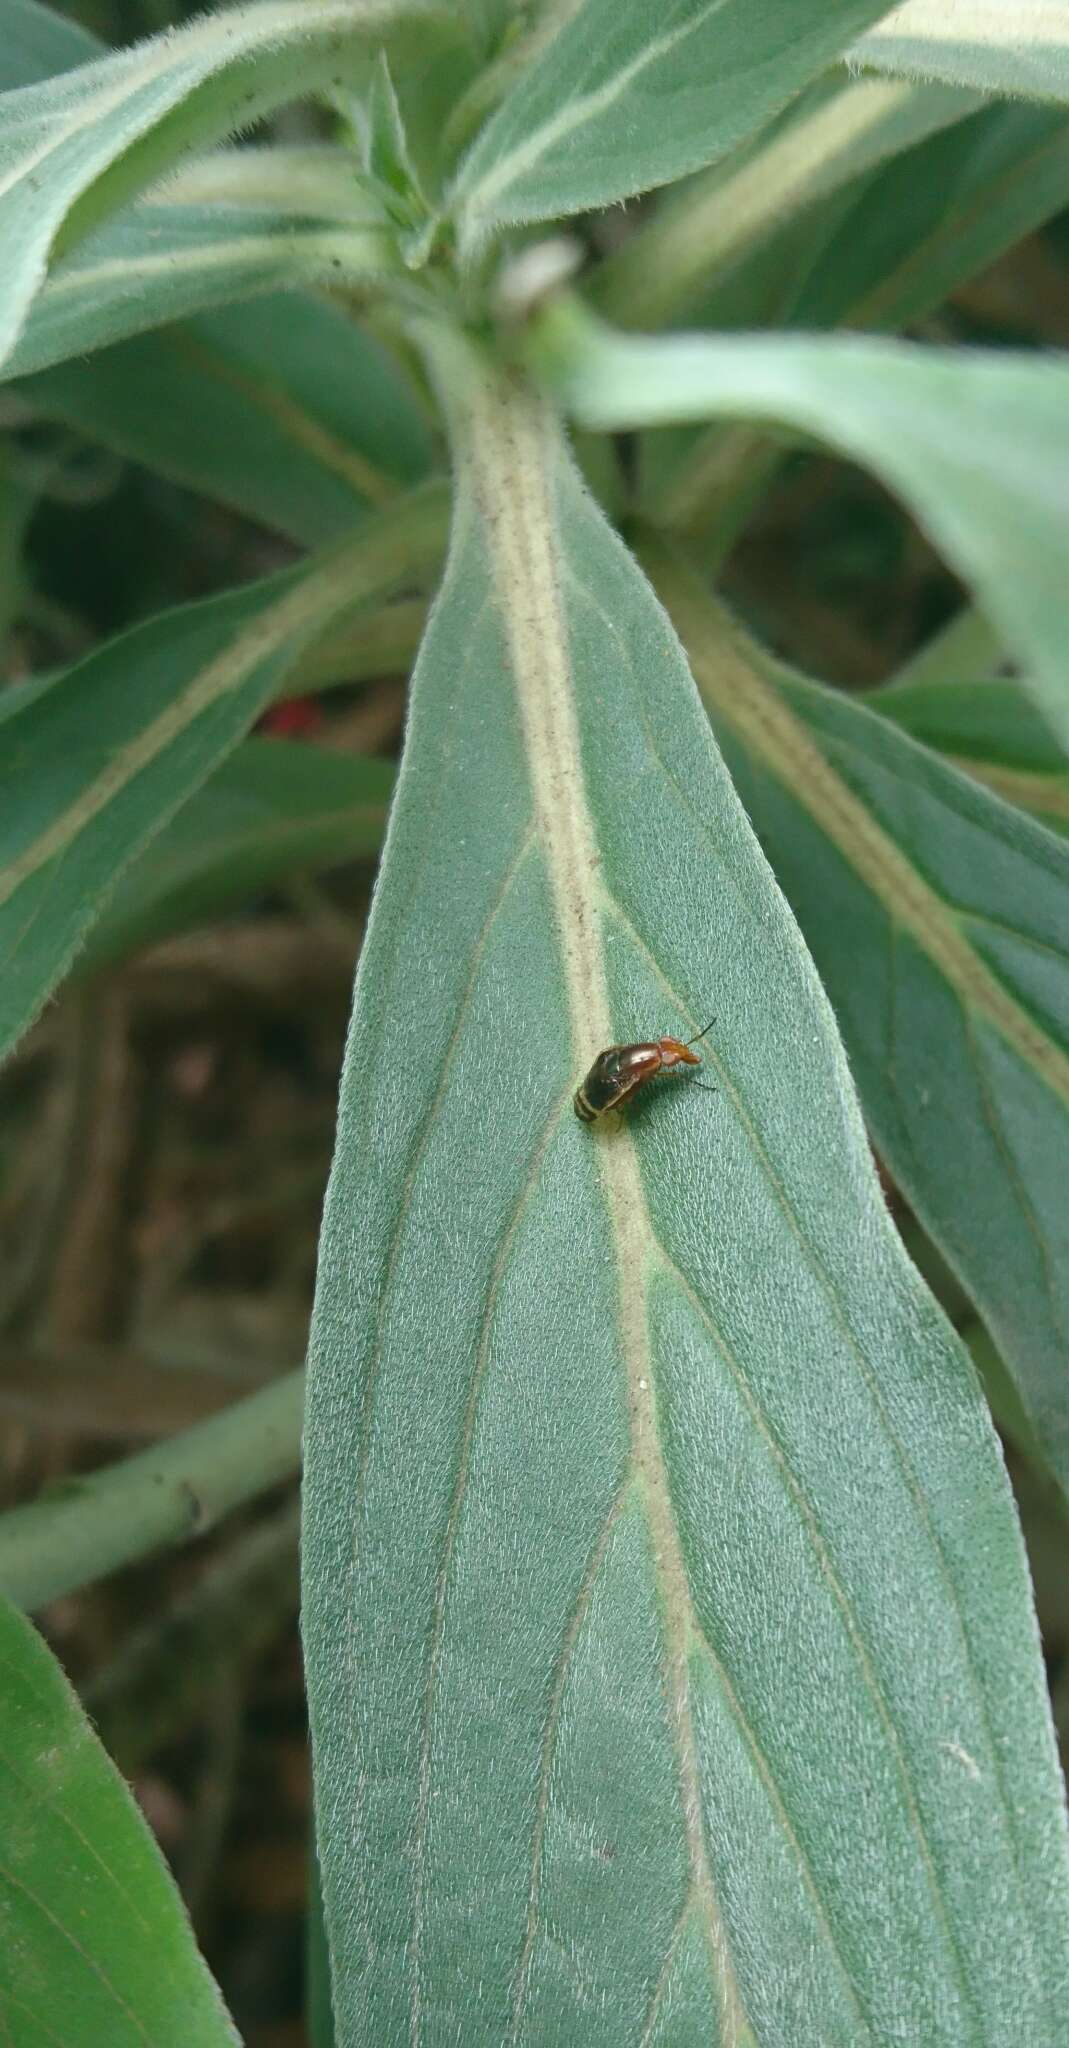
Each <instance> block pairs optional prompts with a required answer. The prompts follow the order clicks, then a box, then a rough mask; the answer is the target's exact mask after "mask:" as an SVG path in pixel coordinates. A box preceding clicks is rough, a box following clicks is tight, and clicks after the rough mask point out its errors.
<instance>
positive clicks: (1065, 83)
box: [851, 0, 1069, 101]
mask: <svg viewBox="0 0 1069 2048" xmlns="http://www.w3.org/2000/svg"><path fill="white" fill-rule="evenodd" d="M851 60H852V62H854V63H856V64H866V65H872V66H874V67H875V68H876V69H878V70H880V71H898V72H903V71H904V72H906V73H907V74H908V76H909V77H911V78H943V79H947V80H949V82H950V83H951V84H952V85H972V86H978V87H979V88H980V90H981V92H1003V93H1008V94H1010V95H1012V96H1014V97H1020V96H1022V95H1023V97H1024V98H1025V99H1041V100H1043V99H1046V100H1063V101H1065V100H1069V29H1067V26H1066V20H1065V15H1064V12H1063V10H1062V8H1061V7H1060V6H1058V5H1056V4H1055V5H1052V4H1051V0H954V6H953V8H948V7H947V6H946V5H945V4H944V0H905V5H903V6H900V7H894V8H892V9H891V11H890V13H889V14H888V15H887V16H886V17H885V19H884V20H883V21H881V22H880V24H879V26H878V27H876V28H873V29H870V30H869V33H868V35H866V36H862V38H861V41H860V42H859V43H858V45H857V47H856V49H854V50H853V51H852V52H851Z"/></svg>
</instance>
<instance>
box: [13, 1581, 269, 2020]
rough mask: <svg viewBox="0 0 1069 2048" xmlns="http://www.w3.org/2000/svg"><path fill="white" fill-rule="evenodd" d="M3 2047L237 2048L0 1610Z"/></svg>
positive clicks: (25, 1631) (76, 1708)
mask: <svg viewBox="0 0 1069 2048" xmlns="http://www.w3.org/2000/svg"><path fill="white" fill-rule="evenodd" d="M0 1666H2V1668H3V1674H4V1683H3V1706H2V1708H0V1787H2V1795H0V1812H2V1814H3V1820H2V1822H0V1918H2V1921H3V1928H4V1939H3V1942H2V1943H0V2039H2V2040H3V2041H4V2042H5V2044H7V2043H10V2044H11V2048H45V2044H48V2043H53V2042H57V2041H62V2042H64V2043H67V2042H70V2043H74V2042H78V2043H80V2044H82V2048H104V2044H105V2043H106V2044H107V2048H145V2044H146V2042H152V2044H153V2048H233V2044H234V2043H236V2042H237V2040H238V2036H237V2033H236V2031H235V2029H234V2027H233V2026H232V2025H231V2023H230V2020H229V2019H228V2017H227V2014H226V2012H225V2010H224V2007H223V2002H222V1999H221V1998H220V1996H219V1993H218V1991H217V1990H216V1987H215V1985H214V1984H213V1982H212V1980H211V1978H210V1976H209V1975H208V1971H207V1969H206V1968H205V1965H204V1962H203V1960H202V1958H201V1957H200V1955H199V1954H198V1952H197V1947H196V1943H195V1942H194V1939H193V1935H192V1931H191V1929H190V1926H189V1922H188V1920H187V1918H186V1914H185V1909H184V1907H183V1905H182V1902H181V1900H180V1898H179V1896H178V1893H177V1891H176V1889H175V1886H174V1882H173V1879H172V1878H171V1876H170V1873H169V1871H168V1870H167V1867H166V1865H165V1863H164V1861H163V1857H162V1856H161V1855H160V1852H159V1849H158V1848H157V1847H156V1844H155V1842H154V1841H153V1839H152V1836H151V1835H150V1833H149V1830H148V1828H147V1826H146V1824H145V1821H144V1819H143V1818H142V1815H141V1814H140V1813H139V1811H138V1809H137V1807H136V1806H135V1804H134V1801H133V1798H132V1796H131V1794H130V1792H129V1791H128V1789H127V1787H126V1786H125V1785H124V1784H123V1782H122V1779H121V1778H120V1777H119V1774H118V1772H117V1771H116V1769H115V1767H114V1765H113V1764H112V1763H111V1762H110V1761H109V1759H108V1757H107V1756H106V1755H105V1753H104V1750H103V1749H102V1748H101V1745H100V1743H99V1742H98V1740H97V1737H96V1736H95V1734H94V1733H93V1730H92V1728H91V1727H90V1725H89V1722H88V1721H87V1720H86V1717H85V1715H84V1713H83V1712H82V1709H81V1707H80V1705H79V1703H78V1701H77V1699H76V1698H75V1696H74V1694H73V1692H72V1691H71V1688H70V1686H69V1685H68V1683H67V1680H66V1678H65V1677H64V1675H63V1673H62V1671H61V1670H60V1668H59V1665H58V1664H57V1663H56V1660H55V1658H54V1657H53V1656H52V1653H51V1651H50V1650H48V1649H47V1648H46V1646H45V1644H44V1643H43V1642H42V1641H41V1638H40V1636H39V1635H38V1634H37V1632H36V1630H35V1629H34V1628H32V1627H31V1625H30V1623H29V1622H28V1621H27V1620H26V1619H25V1618H24V1616H22V1615H21V1614H19V1613H18V1611H17V1609H15V1608H14V1607H11V1606H10V1605H9V1604H8V1602H7V1601H6V1600H0Z"/></svg>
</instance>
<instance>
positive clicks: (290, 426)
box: [17, 292, 431, 545]
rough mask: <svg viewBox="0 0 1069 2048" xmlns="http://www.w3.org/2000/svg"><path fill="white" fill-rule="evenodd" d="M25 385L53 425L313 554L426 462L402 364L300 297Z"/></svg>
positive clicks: (420, 420) (206, 320)
mask: <svg viewBox="0 0 1069 2048" xmlns="http://www.w3.org/2000/svg"><path fill="white" fill-rule="evenodd" d="M17 388H18V396H19V397H20V398H21V399H23V400H24V401H25V403H26V404H27V405H29V406H30V407H31V408H32V409H33V410H34V411H35V412H40V413H41V414H42V415H43V416H44V417H45V418H46V419H60V420H64V421H65V422H66V423H67V424H68V425H70V426H73V427H77V428H78V430H79V431H80V432H81V433H83V434H86V435H87V436H88V437H89V438H90V439H91V440H94V441H101V442H103V443H104V445H105V446H106V447H108V448H114V449H116V450H117V451H118V452H119V453H120V454H121V455H125V456H128V457H130V459H131V460H133V461H135V462H142V463H144V464H146V466H147V467H148V468H150V469H155V470H158V471H159V472H160V474H161V475H163V476H168V477H171V478H173V479H174V480H175V481H176V482H177V483H181V484H185V485H187V486H188V488H189V489H191V490H196V491H202V492H204V493H205V495H206V496H208V497H211V498H217V499H219V501H220V502H221V503H222V504H224V505H233V506H235V507H236V508H237V510H238V511H240V512H245V513H247V514H248V515H249V516H250V517H251V518H253V519H258V520H260V521H261V522H262V523H263V524H264V525H265V526H270V527H273V528H275V529H276V530H277V531H278V532H280V533H285V534H288V535H290V537H291V538H292V539H294V540H298V541H302V542H304V543H305V544H306V545H314V544H315V543H317V542H319V541H325V540H329V539H331V538H332V537H333V536H334V535H336V534H342V533H347V532H349V531H350V530H351V529H352V527H353V526H354V525H355V524H356V522H357V520H358V519H359V517H360V516H361V514H362V513H363V512H365V511H366V509H367V506H368V504H369V503H370V504H381V503H384V502H385V501H386V500H387V499H388V498H390V497H392V496H393V495H395V493H396V491H397V489H398V487H399V485H401V484H403V483H415V482H416V481H417V480H418V479H419V478H420V477H421V476H422V475H423V474H424V473H425V472H426V470H427V468H428V466H429V463H430V455H431V441H430V434H429V432H428V428H427V423H426V421H425V419H424V417H423V414H422V412H421V410H420V408H419V406H418V404H417V402H416V399H415V397H414V394H413V392H412V391H411V389H410V388H409V387H408V386H406V384H405V382H404V380H403V377H402V375H401V373H400V371H399V370H398V367H397V365H396V363H394V362H391V361H390V359H389V358H388V356H387V355H386V354H385V352H384V351H383V350H382V349H381V348H380V347H379V345H378V343H377V342H375V341H374V340H373V339H372V337H371V336H370V335H369V334H365V333H363V332H362V330H361V329H360V328H359V327H356V326H354V325H353V322H352V321H351V320H349V319H347V318H346V317H345V315H344V314H342V313H340V312H338V311H337V309H336V308H335V307H333V306H330V305H328V304H327V303H326V302H325V301H324V300H320V299H317V298H313V297H311V296H310V295H308V294H306V293H304V292H288V293H286V294H285V295H283V294H281V293H280V294H271V295H270V296H269V297H268V298H266V299H262V300H260V301H259V302H258V303H257V304H256V305H255V306H251V307H246V306H224V307H220V308H219V309H218V310H217V311H216V312H214V313H203V314H201V315H199V316H198V318H197V319H195V320H190V321H187V322H184V323H182V324H181V325H179V326H177V327H174V328H170V329H168V330H167V332H166V333H162V334H153V335H143V336H141V337H139V338H137V339H135V340H133V341H127V342H120V343H118V344H117V345H116V346H115V347H114V348H109V349H105V350H104V351H102V353H101V354H99V355H96V356H90V357H88V358H86V359H85V360H84V361H77V362H69V363H61V364H58V365H57V366H56V367H55V368H54V369H51V370H45V371H42V372H41V373H39V374H38V375H37V376H36V377H27V378H25V379H24V380H23V381H22V383H21V384H20V385H19V386H18V387H17Z"/></svg>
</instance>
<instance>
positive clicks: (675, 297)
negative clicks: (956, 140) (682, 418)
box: [591, 75, 979, 327]
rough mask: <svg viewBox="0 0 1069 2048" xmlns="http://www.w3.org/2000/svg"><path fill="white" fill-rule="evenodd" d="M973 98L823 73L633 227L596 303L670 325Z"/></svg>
mask: <svg viewBox="0 0 1069 2048" xmlns="http://www.w3.org/2000/svg"><path fill="white" fill-rule="evenodd" d="M978 105H979V101H978V99H977V97H976V96H975V95H974V94H971V93H963V92H956V91H954V90H953V89H952V88H950V87H947V86H942V85H935V86H926V85H909V84H906V83H904V82H903V81H902V80H901V79H884V78H879V79H876V78H864V79H857V78H854V79H846V80H844V79H842V78H840V77H838V76H835V75H832V76H831V77H825V78H821V79H819V80H817V81H816V82H815V84H814V85H813V86H812V87H811V88H810V90H809V91H808V92H806V93H803V94H802V95H801V97H800V98H799V99H798V100H797V101H795V103H794V104H793V105H792V106H791V107H789V108H788V109H787V111H786V113H785V114H784V116H783V118H782V120H780V121H778V122H776V123H775V124H774V125H773V126H772V127H771V128H770V129H769V130H767V131H766V132H765V133H763V134H761V135H760V136H758V138H757V140H756V141H755V142H754V144H753V146H752V147H751V148H750V149H749V150H746V151H743V152H739V153H737V154H736V155H735V156H733V157H732V158H731V159H730V160H729V161H728V162H727V163H726V164H722V165H717V166H716V167H715V168H714V169H712V170H709V171H703V172H702V173H701V174H700V175H699V176H698V177H696V178H692V179H691V180H690V181H689V182H688V183H687V184H686V185H684V186H683V188H682V189H681V190H680V191H679V192H676V193H672V194H670V195H669V197H668V198H667V199H666V200H665V201H664V203H663V204H662V205H661V206H659V207H658V208H657V210H656V212H655V213H654V214H653V215H652V217H651V219H650V220H648V221H647V222H645V223H644V224H643V225H641V226H640V227H639V228H638V229H637V230H636V232H635V233H634V234H632V235H629V236H628V238H627V240H626V241H625V242H624V243H623V245H622V247H621V248H620V249H619V250H617V251H616V253H615V254H614V255H612V256H610V257H609V258H608V260H607V261H606V262H605V263H603V264H602V265H601V267H600V269H599V270H598V271H597V272H596V273H595V275H594V277H593V279H592V281H591V296H592V299H593V302H594V304H595V305H596V306H597V307H598V310H599V311H600V312H602V313H603V314H604V315H605V317H606V318H607V319H609V320H617V321H619V322H620V324H621V325H622V326H625V327H658V326H661V325H663V324H664V323H665V322H666V321H669V320H670V319H672V318H673V317H674V316H675V315H677V314H678V313H679V312H680V310H681V309H682V308H683V307H685V306H687V305H690V304H692V303H693V302H694V300H695V299H698V298H701V299H702V300H704V298H705V297H706V296H707V295H708V293H709V291H710V290H711V289H712V287H713V286H714V285H715V284H717V283H719V281H720V280H721V279H722V278H723V277H724V276H725V275H727V274H730V272H731V271H732V270H733V269H734V268H735V267H736V266H737V265H738V264H740V263H741V262H743V261H744V260H745V259H746V258H747V257H748V256H750V255H751V254H752V252H753V250H754V249H755V248H758V247H760V246H761V245H762V243H764V242H765V241H767V239H768V238H769V236H770V235H771V234H772V233H773V232H774V231H775V230H776V229H781V228H782V227H783V224H784V222H787V221H790V222H792V223H793V222H794V221H795V219H796V216H797V215H798V214H799V213H801V212H802V211H803V210H804V209H805V208H807V207H811V206H813V205H814V204H815V203H816V201H817V200H819V199H827V198H829V197H830V196H831V195H832V194H833V193H835V192H838V191H841V189H842V188H843V186H844V185H847V184H849V183H850V182H851V181H852V180H854V179H858V178H861V177H862V176H863V175H864V174H865V173H867V172H871V171H872V170H874V169H875V168H876V166H877V165H879V164H881V163H885V162H887V161H888V159H893V158H894V157H896V156H898V155H900V154H901V153H902V152H903V151H907V150H912V149H913V148H914V147H915V146H916V144H917V143H918V142H919V141H921V140H922V139H923V138H924V137H925V136H927V135H930V134H932V133H933V132H938V131H939V130H940V129H942V128H946V127H948V126H951V125H953V124H954V123H956V122H958V121H961V120H963V119H964V118H965V116H966V115H967V114H970V113H972V112H974V111H975V109H976V108H977V106H978ZM794 232H797V230H796V229H794ZM780 268H781V274H782V262H781V266H780Z"/></svg>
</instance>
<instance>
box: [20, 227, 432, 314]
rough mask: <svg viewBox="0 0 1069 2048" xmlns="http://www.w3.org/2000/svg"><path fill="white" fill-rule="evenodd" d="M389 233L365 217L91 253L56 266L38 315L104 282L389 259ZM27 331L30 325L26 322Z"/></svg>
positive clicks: (121, 282)
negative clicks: (342, 259)
mask: <svg viewBox="0 0 1069 2048" xmlns="http://www.w3.org/2000/svg"><path fill="white" fill-rule="evenodd" d="M391 247H392V245H391V242H390V238H389V236H388V235H387V234H385V232H384V231H383V229H382V228H381V227H379V225H378V224H377V223H376V222H374V221H370V222H368V223H367V224H365V223H363V222H362V221H354V222H353V223H352V224H351V225H350V224H349V223H346V224H345V225H342V226H334V225H332V223H331V222H329V221H325V222H323V223H321V224H320V223H317V224H316V226H315V227H313V228H308V227H301V226H298V227H296V228H295V227H294V226H293V224H292V222H291V223H290V224H289V225H288V226H287V225H283V224H282V222H281V221H280V223H279V225H278V226H277V227H275V228H272V229H270V230H268V231H267V232H265V233H264V234H260V235H251V234H235V235H231V236H230V237H229V238H228V239H226V240H223V239H222V237H221V236H217V237H216V238H215V239H214V240H208V239H205V240H204V241H203V242H198V243H197V244H196V245H195V246H194V247H192V248H191V247H190V246H189V245H188V244H187V245H186V246H185V247H182V246H178V245H176V246H174V247H171V248H164V249H160V250H147V249H146V250H143V251H141V252H139V253H138V254H137V255H132V256H101V257H96V258H94V257H90V258H88V259H87V260H86V261H85V262H81V261H77V260H76V261H75V262H73V263H72V264H71V265H70V267H69V268H68V269H64V270H59V271H57V272H56V274H55V276H54V277H52V278H51V279H50V281H49V283H48V284H47V285H46V286H45V288H44V290H43V291H42V292H41V294H40V296H39V299H38V305H39V307H40V310H41V312H42V313H43V314H46V313H48V312H49V311H50V310H51V309H52V308H53V307H54V306H56V305H57V304H58V303H59V302H60V301H62V300H63V299H71V298H78V297H83V298H84V297H87V296H90V295H91V294H92V293H93V292H95V291H99V290H100V288H101V287H102V286H103V285H119V284H124V285H127V286H135V285H137V284H139V283H141V282H142V281H143V280H150V279H152V278H155V277H166V278H169V279H172V280H178V279H180V278H182V277H184V276H190V275H192V276H193V277H200V276H202V275H207V274H209V273H210V272H212V271H215V270H223V271H225V270H227V269H236V268H238V267H239V266H240V267H241V268H242V269H244V267H245V266H246V265H249V264H256V263H267V262H268V261H269V260H270V261H277V259H278V258H279V256H282V255H286V256H288V257H289V258H290V261H291V266H292V268H293V270H294V271H297V270H298V269H304V268H307V267H308V266H309V265H310V264H311V263H312V262H313V261H316V260H318V261H319V262H320V263H329V262H330V261H331V259H332V257H333V256H335V255H337V254H338V252H339V251H344V252H345V254H346V256H347V257H348V259H349V261H350V262H351V261H353V259H354V257H355V256H357V255H358V254H361V253H364V252H367V253H372V252H373V253H374V254H375V256H376V257H377V256H379V255H380V254H381V257H382V260H383V263H384V264H385V263H386V262H387V260H388V257H389V253H390V250H391ZM29 332H30V333H31V334H32V332H33V329H32V325H30V326H29Z"/></svg>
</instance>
